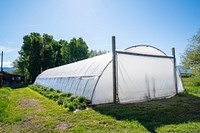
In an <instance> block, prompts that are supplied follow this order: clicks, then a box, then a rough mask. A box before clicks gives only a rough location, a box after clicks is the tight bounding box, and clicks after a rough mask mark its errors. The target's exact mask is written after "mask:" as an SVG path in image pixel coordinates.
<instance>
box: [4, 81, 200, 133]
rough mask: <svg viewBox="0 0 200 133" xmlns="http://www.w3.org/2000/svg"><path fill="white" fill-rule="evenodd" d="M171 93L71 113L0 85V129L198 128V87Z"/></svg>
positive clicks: (25, 90) (187, 83) (188, 84)
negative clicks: (0, 87) (140, 101)
mask: <svg viewBox="0 0 200 133" xmlns="http://www.w3.org/2000/svg"><path fill="white" fill-rule="evenodd" d="M183 81H184V84H185V88H186V91H185V92H184V93H181V94H179V95H177V96H175V97H172V98H169V99H162V100H154V101H149V102H143V103H137V104H117V105H114V104H107V105H99V106H95V107H92V108H91V107H90V108H89V109H87V110H84V111H81V112H77V113H73V112H70V111H68V110H67V109H66V108H63V107H62V106H59V105H57V104H56V103H55V102H54V101H52V100H49V99H47V98H46V97H44V96H42V95H40V94H39V93H37V92H35V91H33V90H31V89H29V88H20V89H14V90H11V89H7V88H5V89H0V100H1V101H0V132H8V133H10V132H14V133H15V132H16V133H17V132H92V133H93V132H96V133H99V132H106V133H107V132H113V133H115V132H120V133H121V132H123V133H126V132H128V133H129V132H131V133H132V132H135V133H139V132H141V133H143V132H188V133H189V132H200V87H198V86H195V85H194V84H193V83H192V81H191V79H189V78H188V79H183Z"/></svg>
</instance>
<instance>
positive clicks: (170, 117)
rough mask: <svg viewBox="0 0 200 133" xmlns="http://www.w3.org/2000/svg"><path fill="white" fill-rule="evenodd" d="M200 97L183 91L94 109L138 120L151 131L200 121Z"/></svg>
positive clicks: (110, 114) (122, 117)
mask: <svg viewBox="0 0 200 133" xmlns="http://www.w3.org/2000/svg"><path fill="white" fill-rule="evenodd" d="M199 105H200V98H199V97H196V96H193V95H190V94H186V93H182V94H179V95H178V96H175V97H172V98H170V99H162V100H154V101H149V102H143V103H134V104H105V105H98V106H95V107H94V108H93V109H94V110H96V111H98V112H100V113H101V114H104V115H109V116H112V117H114V118H115V119H117V120H129V121H132V120H137V121H138V122H140V123H141V124H142V125H143V126H145V128H146V129H147V130H148V131H150V132H156V129H157V128H158V127H160V126H164V125H169V124H182V123H187V122H197V121H200V106H199Z"/></svg>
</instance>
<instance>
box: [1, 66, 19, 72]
mask: <svg viewBox="0 0 200 133" xmlns="http://www.w3.org/2000/svg"><path fill="white" fill-rule="evenodd" d="M15 69H16V68H15V67H3V71H7V72H10V71H13V70H15Z"/></svg>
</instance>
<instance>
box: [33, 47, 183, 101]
mask: <svg viewBox="0 0 200 133" xmlns="http://www.w3.org/2000/svg"><path fill="white" fill-rule="evenodd" d="M174 60H175V58H174V56H167V55H166V54H165V53H164V52H162V51H161V50H159V49H157V48H155V47H152V46H149V45H136V46H132V47H129V48H127V49H125V50H121V51H116V64H117V67H116V69H117V76H116V77H117V80H116V82H117V99H118V102H120V103H129V102H139V101H145V100H150V99H155V98H166V97H171V96H174V95H176V94H177V93H178V92H182V91H184V88H183V85H182V82H181V79H180V77H179V74H178V72H177V70H176V67H175V61H174ZM112 65H113V58H112V53H107V54H103V55H100V56H96V57H93V58H89V59H85V60H82V61H78V62H75V63H71V64H67V65H63V66H60V67H55V68H52V69H48V70H46V71H44V72H42V73H41V74H40V75H39V76H38V77H37V78H36V80H35V84H36V85H42V86H46V87H49V88H53V89H56V90H61V91H62V92H70V93H73V94H75V95H78V96H79V95H82V96H85V97H86V98H87V99H88V100H91V103H92V104H102V103H112V102H113V66H112Z"/></svg>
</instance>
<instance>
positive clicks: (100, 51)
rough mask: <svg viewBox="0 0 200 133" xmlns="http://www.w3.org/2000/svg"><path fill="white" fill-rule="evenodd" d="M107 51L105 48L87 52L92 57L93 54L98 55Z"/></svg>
mask: <svg viewBox="0 0 200 133" xmlns="http://www.w3.org/2000/svg"><path fill="white" fill-rule="evenodd" d="M108 52H109V51H106V50H103V51H102V50H99V51H97V50H91V51H90V52H89V57H94V56H98V55H102V54H106V53H108Z"/></svg>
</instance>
